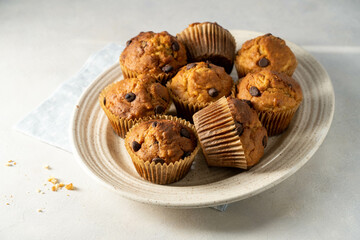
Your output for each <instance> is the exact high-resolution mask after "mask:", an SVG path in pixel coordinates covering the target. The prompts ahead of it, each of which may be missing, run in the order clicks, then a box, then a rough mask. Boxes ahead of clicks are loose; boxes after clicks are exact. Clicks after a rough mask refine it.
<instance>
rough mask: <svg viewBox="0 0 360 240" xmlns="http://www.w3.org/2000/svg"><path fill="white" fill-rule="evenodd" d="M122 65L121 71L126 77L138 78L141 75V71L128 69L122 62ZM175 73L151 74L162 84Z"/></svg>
mask: <svg viewBox="0 0 360 240" xmlns="http://www.w3.org/2000/svg"><path fill="white" fill-rule="evenodd" d="M120 67H121V71H122V73H123V75H124V78H136V77H137V76H138V75H140V74H141V73H138V72H135V71H131V70H130V69H128V68H127V67H125V66H124V65H122V64H121V63H120ZM144 74H148V73H144ZM175 74H176V72H175V73H161V74H157V75H153V74H150V75H151V76H152V77H154V78H155V79H156V81H158V82H160V83H161V84H165V83H166V82H167V81H168V80H170V79H171V78H172V77H173V76H174V75H175Z"/></svg>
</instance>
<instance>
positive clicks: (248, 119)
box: [227, 97, 268, 167]
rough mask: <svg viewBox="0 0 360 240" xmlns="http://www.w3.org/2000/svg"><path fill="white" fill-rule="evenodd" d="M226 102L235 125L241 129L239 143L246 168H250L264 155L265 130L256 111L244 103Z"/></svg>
mask: <svg viewBox="0 0 360 240" xmlns="http://www.w3.org/2000/svg"><path fill="white" fill-rule="evenodd" d="M227 101H228V104H229V108H230V111H231V115H232V116H233V118H234V121H235V125H236V126H239V125H241V126H240V127H239V128H240V129H241V130H240V131H241V133H240V135H239V136H240V141H241V143H242V146H243V149H244V152H245V158H246V162H247V166H248V167H251V166H253V165H255V164H256V163H258V162H259V160H260V158H261V157H262V156H263V155H264V148H265V146H266V143H267V138H268V137H267V133H266V129H265V128H264V127H263V126H262V125H261V122H260V121H259V118H258V115H257V113H256V111H255V110H253V109H252V108H250V107H249V105H248V104H247V103H246V102H244V101H241V100H239V99H236V98H231V97H228V98H227Z"/></svg>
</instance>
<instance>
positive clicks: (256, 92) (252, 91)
mask: <svg viewBox="0 0 360 240" xmlns="http://www.w3.org/2000/svg"><path fill="white" fill-rule="evenodd" d="M249 93H250V94H251V96H253V97H258V96H260V95H261V93H260V91H259V89H258V88H257V87H254V86H252V87H251V88H250V89H249Z"/></svg>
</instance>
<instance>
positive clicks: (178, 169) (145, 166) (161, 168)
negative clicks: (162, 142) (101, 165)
mask: <svg viewBox="0 0 360 240" xmlns="http://www.w3.org/2000/svg"><path fill="white" fill-rule="evenodd" d="M151 119H167V120H172V121H175V122H178V123H181V124H183V125H185V126H187V127H189V128H190V129H191V130H192V131H193V132H194V133H196V130H195V128H194V126H193V125H192V124H191V123H189V122H188V121H186V120H184V119H181V118H177V117H174V116H170V115H158V116H154V117H152V118H151ZM138 124H139V123H137V124H136V125H134V126H133V127H132V128H131V129H130V131H129V133H130V132H131V131H133V130H134V129H136V126H137V125H138ZM129 135H130V134H128V135H127V136H129ZM195 136H196V134H195ZM126 142H127V138H125V147H126V150H127V151H128V153H129V155H130V157H131V160H132V162H133V164H134V166H135V169H136V171H137V172H138V174H139V175H140V176H141V177H142V178H144V179H145V180H147V181H150V182H152V183H156V184H162V185H164V184H170V183H173V182H177V181H179V180H180V179H182V178H183V177H184V176H185V175H186V174H187V173H188V172H189V170H190V167H191V165H192V162H193V161H194V158H195V156H196V154H197V153H198V151H199V149H200V143H199V141H197V143H196V144H197V145H196V147H195V149H194V150H193V151H192V153H191V154H190V156H188V157H185V158H184V159H180V160H178V161H176V162H174V163H170V164H166V163H164V164H161V163H157V164H155V163H154V162H151V163H150V162H149V161H143V160H141V159H140V158H139V157H138V156H137V155H136V154H135V153H134V151H133V150H132V149H131V147H130V146H129V144H126Z"/></svg>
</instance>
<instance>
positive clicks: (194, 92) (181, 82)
mask: <svg viewBox="0 0 360 240" xmlns="http://www.w3.org/2000/svg"><path fill="white" fill-rule="evenodd" d="M193 65H195V66H194V67H191V66H193ZM190 67H191V68H190ZM188 68H189V69H188ZM232 86H233V80H232V78H231V77H230V75H228V74H227V73H226V72H225V70H224V68H222V67H219V66H216V65H214V64H211V63H206V62H198V63H190V64H188V65H187V66H184V67H183V68H181V69H180V71H179V72H178V73H177V74H176V76H175V77H174V78H172V80H171V81H170V82H169V83H168V85H167V87H168V88H169V90H170V91H171V92H172V94H174V95H175V96H177V97H179V98H180V99H182V100H184V101H187V102H190V103H193V104H195V103H204V104H206V103H210V102H213V101H216V100H217V99H219V98H221V97H223V96H229V95H230V94H231V89H232ZM210 89H216V91H217V94H211V90H210ZM209 90H210V94H209ZM211 95H212V96H211ZM214 95H216V96H214Z"/></svg>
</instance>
